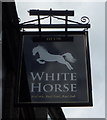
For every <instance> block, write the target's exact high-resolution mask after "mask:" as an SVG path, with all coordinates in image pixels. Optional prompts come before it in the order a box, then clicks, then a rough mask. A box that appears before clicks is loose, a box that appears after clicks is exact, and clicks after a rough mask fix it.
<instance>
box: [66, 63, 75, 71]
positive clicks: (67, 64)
mask: <svg viewBox="0 0 107 120" xmlns="http://www.w3.org/2000/svg"><path fill="white" fill-rule="evenodd" d="M65 65H66V66H67V68H68V69H69V70H73V67H72V66H71V65H70V64H69V63H68V62H65Z"/></svg>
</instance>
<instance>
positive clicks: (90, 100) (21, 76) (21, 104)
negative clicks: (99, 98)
mask: <svg viewBox="0 0 107 120" xmlns="http://www.w3.org/2000/svg"><path fill="white" fill-rule="evenodd" d="M59 34H60V35H65V36H67V35H84V40H86V43H87V45H86V62H87V66H86V67H87V73H88V74H87V75H88V96H89V99H88V102H83V103H46V102H45V103H38V102H37V103H34V102H27V101H24V102H22V101H20V97H19V96H20V82H21V81H20V80H22V79H23V80H25V79H26V73H25V72H24V67H25V63H23V61H24V60H23V59H24V58H23V40H22V43H21V46H20V48H21V51H20V55H19V56H20V58H19V69H18V76H17V78H18V79H17V84H16V92H15V105H18V106H26V105H30V106H45V107H46V106H61V107H85V106H93V102H92V83H91V65H90V53H89V41H88V31H72V32H71V31H68V32H67V33H65V32H58V31H54V32H52V31H46V32H41V33H39V32H22V37H23V36H24V35H39V36H40V37H41V36H42V35H59ZM22 66H23V67H22ZM22 72H23V73H24V74H23V75H22ZM27 87H28V86H27ZM27 89H28V88H26V89H25V91H26V90H27ZM26 96H27V97H26V100H27V98H28V99H29V100H30V95H27V94H26Z"/></svg>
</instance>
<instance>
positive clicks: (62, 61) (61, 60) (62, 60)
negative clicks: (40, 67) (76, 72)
mask: <svg viewBox="0 0 107 120" xmlns="http://www.w3.org/2000/svg"><path fill="white" fill-rule="evenodd" d="M57 62H59V63H61V64H64V65H66V66H67V68H68V69H69V70H72V69H73V67H72V66H71V65H70V64H69V63H68V62H66V61H65V60H64V58H63V59H60V60H58V61H57Z"/></svg>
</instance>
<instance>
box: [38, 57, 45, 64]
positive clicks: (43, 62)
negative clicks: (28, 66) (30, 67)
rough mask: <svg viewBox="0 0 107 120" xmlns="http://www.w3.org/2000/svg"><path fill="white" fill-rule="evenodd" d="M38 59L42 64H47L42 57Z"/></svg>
mask: <svg viewBox="0 0 107 120" xmlns="http://www.w3.org/2000/svg"><path fill="white" fill-rule="evenodd" d="M36 61H37V62H39V63H40V64H45V61H44V60H42V59H41V58H38V59H37V60H36Z"/></svg>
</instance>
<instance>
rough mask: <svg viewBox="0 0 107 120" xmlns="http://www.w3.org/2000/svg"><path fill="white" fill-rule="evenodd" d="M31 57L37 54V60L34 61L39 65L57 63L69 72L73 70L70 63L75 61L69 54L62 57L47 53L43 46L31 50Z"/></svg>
mask: <svg viewBox="0 0 107 120" xmlns="http://www.w3.org/2000/svg"><path fill="white" fill-rule="evenodd" d="M32 53H33V55H34V56H35V55H36V54H37V53H38V54H39V58H37V59H36V61H37V62H38V63H39V64H45V63H46V62H58V63H61V64H64V65H66V67H67V68H68V69H69V70H73V67H72V66H71V65H70V63H74V62H75V61H76V59H75V58H74V57H73V56H72V54H71V53H65V54H62V55H54V54H51V53H49V52H48V51H47V50H46V49H45V48H44V47H43V46H40V45H38V46H37V47H34V48H33V50H32Z"/></svg>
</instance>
